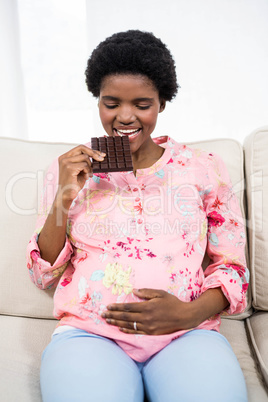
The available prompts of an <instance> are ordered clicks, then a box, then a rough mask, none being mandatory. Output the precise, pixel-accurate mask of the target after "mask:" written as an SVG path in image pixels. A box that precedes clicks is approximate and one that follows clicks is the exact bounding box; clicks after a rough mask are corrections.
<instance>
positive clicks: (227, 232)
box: [202, 154, 249, 314]
mask: <svg viewBox="0 0 268 402" xmlns="http://www.w3.org/2000/svg"><path fill="white" fill-rule="evenodd" d="M208 171H209V172H208V178H209V186H208V188H207V191H205V193H206V197H205V200H204V206H205V210H206V214H207V220H208V230H207V240H208V242H207V254H208V256H209V258H210V265H209V266H208V267H207V269H206V270H205V279H204V283H203V287H202V293H203V292H205V291H206V290H207V289H211V288H216V287H220V288H221V290H222V292H223V294H224V295H225V297H226V298H227V300H228V301H229V303H230V305H229V306H228V308H227V309H226V313H227V314H237V313H240V312H242V311H244V309H245V307H246V291H247V288H248V282H249V271H248V268H247V266H246V260H245V242H246V235H245V230H244V223H243V218H242V214H241V210H240V206H239V202H238V199H237V198H236V195H235V194H234V191H233V187H232V184H231V181H230V178H229V174H228V171H227V168H226V166H225V164H224V163H223V161H222V160H221V158H220V157H219V156H216V155H214V154H213V155H212V154H210V155H209V164H208Z"/></svg>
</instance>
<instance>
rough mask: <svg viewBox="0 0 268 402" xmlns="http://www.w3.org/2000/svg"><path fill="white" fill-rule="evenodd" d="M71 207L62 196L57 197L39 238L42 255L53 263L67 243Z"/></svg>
mask: <svg viewBox="0 0 268 402" xmlns="http://www.w3.org/2000/svg"><path fill="white" fill-rule="evenodd" d="M69 207H70V205H69V204H65V205H64V203H63V202H62V199H61V198H60V197H56V198H55V201H54V203H53V205H52V207H51V211H50V213H49V214H48V217H47V219H46V222H45V225H44V227H43V228H42V230H41V233H40V235H39V238H38V246H39V249H40V254H41V257H42V258H43V259H44V260H46V261H48V262H49V263H50V264H51V265H53V264H54V262H55V261H56V259H57V257H58V255H59V254H60V252H61V250H62V249H63V247H64V244H65V240H66V228H67V219H68V210H69Z"/></svg>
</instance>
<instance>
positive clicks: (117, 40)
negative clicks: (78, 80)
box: [85, 30, 179, 101]
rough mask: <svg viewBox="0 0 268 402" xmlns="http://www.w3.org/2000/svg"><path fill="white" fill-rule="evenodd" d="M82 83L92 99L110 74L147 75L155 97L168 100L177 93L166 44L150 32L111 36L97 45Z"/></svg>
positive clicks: (132, 32) (172, 61) (98, 92)
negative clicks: (155, 94)
mask: <svg viewBox="0 0 268 402" xmlns="http://www.w3.org/2000/svg"><path fill="white" fill-rule="evenodd" d="M85 74H86V84H87V87H88V90H89V92H91V93H92V94H93V96H95V97H96V98H98V97H99V95H100V90H101V85H102V80H103V79H104V78H105V77H107V76H109V75H113V74H137V75H145V76H147V77H148V78H149V79H150V80H151V81H152V82H153V84H154V86H155V87H156V89H157V90H158V93H159V98H160V99H163V100H166V101H171V100H172V99H173V98H174V97H175V96H176V94H177V91H178V88H179V85H178V83H177V77H176V70H175V62H174V60H173V57H172V55H171V53H170V51H169V50H168V48H167V47H166V45H165V44H164V43H163V42H162V41H161V40H160V39H158V38H156V37H155V36H154V35H153V34H152V33H150V32H144V31H139V30H129V31H126V32H119V33H115V34H113V35H112V36H110V37H109V38H107V39H105V40H104V41H103V42H101V43H100V44H99V45H98V46H97V47H96V49H95V50H94V51H93V52H92V54H91V56H90V58H89V60H88V62H87V69H86V71H85Z"/></svg>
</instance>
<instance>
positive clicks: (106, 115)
mask: <svg viewBox="0 0 268 402" xmlns="http://www.w3.org/2000/svg"><path fill="white" fill-rule="evenodd" d="M164 108H165V102H164V101H161V100H160V99H159V95H158V91H157V90H156V88H155V86H154V85H153V83H152V81H151V80H150V79H149V78H147V77H146V76H142V75H112V76H108V77H106V78H104V80H103V82H102V86H101V90H100V97H99V114H100V119H101V122H102V125H103V128H104V130H105V131H106V133H107V134H108V135H109V136H118V135H119V136H124V135H127V136H128V137H129V142H130V148H131V152H132V153H135V152H137V151H138V150H139V149H145V148H146V146H148V144H149V143H150V141H152V140H151V137H150V136H151V134H152V132H153V130H154V128H155V126H156V122H157V117H158V113H160V112H162V111H163V110H164Z"/></svg>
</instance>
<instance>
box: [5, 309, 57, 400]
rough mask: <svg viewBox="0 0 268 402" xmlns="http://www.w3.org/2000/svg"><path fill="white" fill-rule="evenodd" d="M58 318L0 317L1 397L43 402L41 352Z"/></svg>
mask: <svg viewBox="0 0 268 402" xmlns="http://www.w3.org/2000/svg"><path fill="white" fill-rule="evenodd" d="M54 327H55V320H39V319H36V318H24V317H9V316H0V339H1V343H0V355H1V359H0V378H1V381H0V400H1V401H8V402H15V401H20V402H31V401H32V402H41V401H42V399H41V392H40V384H39V371H40V363H41V355H42V352H43V350H44V349H45V347H46V346H47V345H48V343H49V342H50V339H51V334H52V332H53V330H54Z"/></svg>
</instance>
